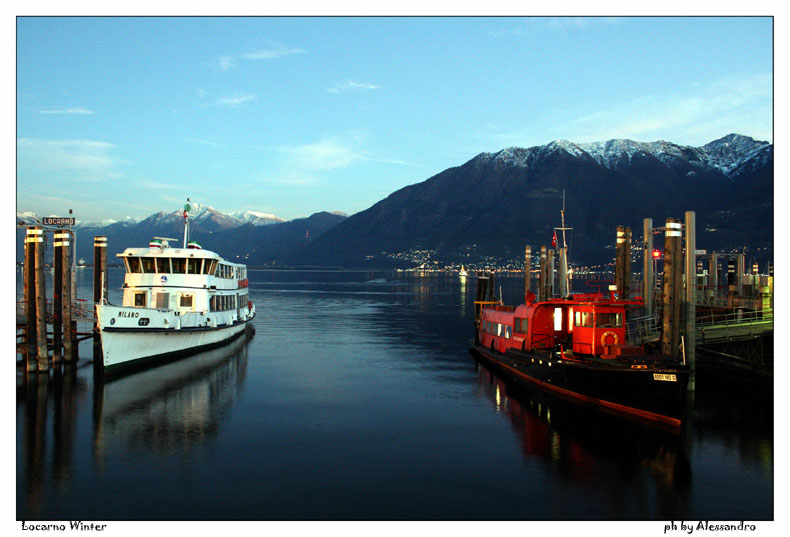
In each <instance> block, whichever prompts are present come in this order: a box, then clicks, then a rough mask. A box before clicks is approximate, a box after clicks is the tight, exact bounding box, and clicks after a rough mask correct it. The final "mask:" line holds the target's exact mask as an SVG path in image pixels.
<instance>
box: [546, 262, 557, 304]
mask: <svg viewBox="0 0 790 537" xmlns="http://www.w3.org/2000/svg"><path fill="white" fill-rule="evenodd" d="M546 267H547V271H548V274H547V275H546V299H547V300H548V299H550V298H554V289H555V286H554V250H549V251H548V252H547V253H546Z"/></svg>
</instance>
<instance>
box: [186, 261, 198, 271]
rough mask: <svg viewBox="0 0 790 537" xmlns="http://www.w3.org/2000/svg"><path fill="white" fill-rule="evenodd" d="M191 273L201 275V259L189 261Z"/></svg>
mask: <svg viewBox="0 0 790 537" xmlns="http://www.w3.org/2000/svg"><path fill="white" fill-rule="evenodd" d="M187 264H188V265H189V273H190V274H200V260H199V259H194V258H193V259H189V260H188V263H187Z"/></svg>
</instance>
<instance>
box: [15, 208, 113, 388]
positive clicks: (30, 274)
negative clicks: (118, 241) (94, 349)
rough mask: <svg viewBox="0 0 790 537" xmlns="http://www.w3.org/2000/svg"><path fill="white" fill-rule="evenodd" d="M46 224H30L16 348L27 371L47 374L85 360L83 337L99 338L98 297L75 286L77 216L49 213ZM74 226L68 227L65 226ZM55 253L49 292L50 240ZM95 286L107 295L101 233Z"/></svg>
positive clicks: (44, 222) (27, 228) (97, 249)
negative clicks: (80, 348)
mask: <svg viewBox="0 0 790 537" xmlns="http://www.w3.org/2000/svg"><path fill="white" fill-rule="evenodd" d="M43 220H44V221H43V225H35V226H21V227H25V228H26V233H25V258H24V294H23V297H22V299H21V300H17V302H16V353H17V355H18V356H21V364H22V367H23V370H24V371H25V372H26V373H41V374H47V373H49V371H50V370H51V369H52V367H53V366H55V365H57V364H59V363H61V362H64V363H71V362H76V361H77V360H78V359H79V353H78V350H77V349H78V344H79V342H80V341H82V340H84V339H88V338H95V337H96V331H95V326H96V314H95V303H96V301H97V299H96V297H94V299H93V300H92V301H89V300H86V299H79V298H77V296H76V286H75V285H74V280H73V279H74V264H75V263H74V255H73V251H74V250H73V247H74V244H75V241H76V232H75V231H73V230H72V229H70V226H71V225H73V224H74V219H73V218H45V219H43ZM64 225H65V226H68V227H63V226H64ZM50 243H51V245H52V247H53V248H52V249H53V252H52V254H51V256H52V257H51V260H52V265H51V268H52V273H53V284H52V289H51V298H49V296H50V295H48V294H47V289H46V277H45V274H46V272H45V269H46V268H47V263H46V259H45V258H46V254H47V246H48V244H50ZM94 245H95V246H96V248H95V250H96V260H95V261H96V262H95V263H94V267H96V268H95V270H94V280H95V282H96V283H95V285H94V288H95V289H96V288H97V286H98V289H99V290H100V291H104V294H103V295H102V294H101V293H100V295H99V296H106V285H107V273H106V272H107V266H106V261H105V260H106V247H107V240H106V237H96V238H95V241H94ZM77 323H87V324H89V325H90V327H91V328H90V330H88V331H84V332H80V331H78V328H77V326H78V324H77Z"/></svg>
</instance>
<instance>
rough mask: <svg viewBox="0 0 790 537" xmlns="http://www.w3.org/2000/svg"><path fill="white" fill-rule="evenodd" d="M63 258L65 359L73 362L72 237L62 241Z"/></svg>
mask: <svg viewBox="0 0 790 537" xmlns="http://www.w3.org/2000/svg"><path fill="white" fill-rule="evenodd" d="M60 246H61V252H60V254H61V259H62V265H63V281H62V282H61V293H60V294H61V296H62V297H63V309H62V317H63V360H64V361H66V362H71V361H73V360H74V359H75V358H76V352H75V350H76V349H75V345H74V327H73V325H72V320H71V319H72V315H71V308H72V306H73V302H72V299H71V291H72V285H71V279H72V272H73V271H72V270H71V258H70V255H69V252H70V250H71V240H70V238H67V239H64V240H62V241H61V245H60Z"/></svg>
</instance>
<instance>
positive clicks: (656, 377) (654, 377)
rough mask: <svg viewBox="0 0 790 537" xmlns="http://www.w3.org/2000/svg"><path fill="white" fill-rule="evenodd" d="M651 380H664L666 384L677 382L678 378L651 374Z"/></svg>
mask: <svg viewBox="0 0 790 537" xmlns="http://www.w3.org/2000/svg"><path fill="white" fill-rule="evenodd" d="M653 380H664V381H667V382H677V381H678V378H677V376H675V375H670V374H666V373H653Z"/></svg>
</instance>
